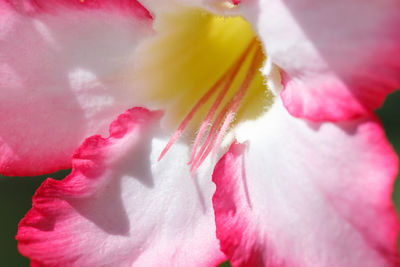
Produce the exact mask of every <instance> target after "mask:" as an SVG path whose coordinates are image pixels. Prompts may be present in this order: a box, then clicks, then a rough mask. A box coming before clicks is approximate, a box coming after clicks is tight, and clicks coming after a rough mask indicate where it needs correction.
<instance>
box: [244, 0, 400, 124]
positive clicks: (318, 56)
mask: <svg viewBox="0 0 400 267" xmlns="http://www.w3.org/2000/svg"><path fill="white" fill-rule="evenodd" d="M239 7H241V9H240V10H241V12H244V13H245V14H246V17H247V18H248V19H249V20H250V21H251V22H252V24H253V25H254V26H255V28H256V29H257V30H258V32H259V34H260V37H261V40H262V41H263V43H264V46H265V49H266V52H267V55H268V60H269V61H270V63H273V64H276V65H277V66H279V67H280V68H281V69H282V71H283V73H282V78H283V82H284V87H285V88H284V91H282V94H281V96H282V98H283V101H284V105H285V106H286V108H287V109H288V110H289V112H290V113H291V114H292V115H294V116H297V117H305V118H307V119H310V120H313V121H324V120H332V121H337V120H343V119H350V118H355V117H358V116H361V115H365V114H368V113H371V112H372V111H373V109H375V108H377V107H379V106H380V105H381V104H382V103H383V100H384V99H385V96H386V95H387V94H388V93H390V92H392V91H394V90H395V89H396V88H399V87H400V34H399V25H400V2H399V1H397V0H373V1H368V2H365V1H364V0H337V1H314V0H258V1H242V3H241V4H240V5H239ZM267 65H268V64H267ZM265 72H266V73H267V75H268V70H267V69H266V70H265Z"/></svg>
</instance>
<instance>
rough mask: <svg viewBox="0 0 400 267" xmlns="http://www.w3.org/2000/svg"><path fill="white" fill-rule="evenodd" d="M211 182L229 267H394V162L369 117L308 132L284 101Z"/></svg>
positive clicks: (243, 133) (245, 135) (242, 133)
mask: <svg viewBox="0 0 400 267" xmlns="http://www.w3.org/2000/svg"><path fill="white" fill-rule="evenodd" d="M238 137H239V138H240V139H239V140H240V141H245V140H247V145H245V144H233V145H232V146H231V148H230V150H229V151H228V153H226V155H225V156H224V157H223V158H222V159H221V160H220V161H219V163H218V164H217V166H216V169H215V171H214V174H213V180H214V182H215V183H216V185H217V190H216V193H215V195H214V197H213V203H214V209H215V214H216V225H217V236H218V238H219V239H220V241H221V248H222V249H223V251H224V252H225V253H226V254H227V255H228V257H229V258H230V259H231V262H232V265H233V266H320V267H321V266H374V267H376V266H397V264H399V259H398V256H397V255H398V254H397V245H396V243H397V242H396V241H397V235H398V231H399V224H398V219H397V217H396V212H395V210H394V206H393V204H392V201H391V192H392V187H393V181H394V178H395V176H396V171H397V158H396V156H395V154H394V152H393V151H392V149H391V147H390V146H389V145H388V143H387V141H386V139H385V135H384V132H383V129H382V128H381V126H380V125H379V123H377V122H376V121H375V119H373V118H371V119H363V120H359V121H352V122H346V123H336V124H334V123H324V124H313V123H307V122H304V121H302V120H298V119H296V118H293V117H291V116H290V115H289V114H288V113H287V111H286V110H285V109H284V108H283V106H282V104H281V103H277V104H275V105H274V106H273V107H272V109H271V110H270V111H269V112H268V113H266V115H265V116H264V117H263V118H260V119H259V120H257V121H255V122H252V123H248V124H247V125H245V126H243V128H242V129H241V130H239V131H238Z"/></svg>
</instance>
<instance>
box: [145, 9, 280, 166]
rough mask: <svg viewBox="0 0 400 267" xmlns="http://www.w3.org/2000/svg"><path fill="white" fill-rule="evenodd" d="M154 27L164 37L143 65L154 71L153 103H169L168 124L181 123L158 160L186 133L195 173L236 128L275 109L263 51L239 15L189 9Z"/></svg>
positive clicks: (148, 46)
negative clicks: (266, 81)
mask: <svg viewBox="0 0 400 267" xmlns="http://www.w3.org/2000/svg"><path fill="white" fill-rule="evenodd" d="M155 27H156V30H157V31H158V32H159V33H160V34H158V35H157V36H156V37H155V38H154V39H152V40H150V41H149V43H148V44H146V46H145V47H146V50H148V51H144V52H142V54H146V55H149V53H150V55H151V59H152V60H149V57H147V61H143V63H145V65H144V66H143V65H142V66H141V67H142V70H145V69H147V68H148V70H149V71H150V70H151V72H152V79H150V83H147V84H146V85H147V87H149V85H150V87H151V88H152V89H151V90H149V92H151V93H152V95H150V96H149V99H151V100H153V101H155V102H159V103H163V102H164V103H165V102H170V103H169V105H168V107H167V108H166V109H165V110H167V114H166V115H167V116H168V117H169V122H171V121H172V123H170V124H172V125H174V124H175V122H174V121H176V119H178V120H179V121H180V123H176V124H175V125H177V126H175V127H174V128H175V129H177V130H176V132H175V133H174V134H173V135H172V137H171V139H170V141H169V142H168V144H167V145H166V147H165V148H164V150H163V151H162V153H161V155H160V157H159V160H161V159H162V158H163V156H164V155H165V154H166V153H167V152H168V150H169V149H170V148H171V146H172V145H173V144H174V143H175V142H176V140H177V139H178V138H180V137H181V138H182V137H185V136H182V134H183V133H184V131H185V132H188V135H189V136H192V137H191V138H193V139H192V140H194V141H193V146H192V152H191V156H190V162H189V164H190V165H191V172H192V173H194V172H195V171H196V169H197V168H198V167H199V166H200V165H201V164H202V163H203V161H204V160H205V159H206V158H207V156H208V155H209V154H210V153H212V154H213V155H215V154H216V153H217V151H218V148H219V147H220V145H221V142H222V140H223V137H224V135H225V133H226V132H227V131H229V129H230V128H231V127H232V126H233V125H234V124H236V123H238V122H240V121H242V120H249V119H254V118H256V117H258V116H259V115H260V114H262V113H263V112H264V111H265V110H266V108H268V107H269V106H270V105H271V103H272V100H273V95H272V93H271V92H270V91H269V90H267V88H266V85H265V81H264V77H263V76H262V74H261V73H260V71H259V69H260V68H261V67H262V64H263V61H264V59H265V56H264V52H263V50H262V46H261V44H260V43H259V41H258V40H257V38H256V36H255V34H254V32H253V30H252V28H251V26H250V25H249V23H248V22H247V21H245V20H244V19H242V18H240V17H230V18H225V17H219V16H214V15H212V14H210V13H207V12H204V11H199V10H189V11H188V10H185V11H184V12H183V13H181V14H171V15H165V16H163V17H161V18H160V17H159V18H157V20H156V22H155ZM149 62H150V63H149ZM142 73H145V71H142ZM153 89H154V90H153ZM171 102H172V103H171ZM179 118H180V119H179ZM193 134H194V135H193Z"/></svg>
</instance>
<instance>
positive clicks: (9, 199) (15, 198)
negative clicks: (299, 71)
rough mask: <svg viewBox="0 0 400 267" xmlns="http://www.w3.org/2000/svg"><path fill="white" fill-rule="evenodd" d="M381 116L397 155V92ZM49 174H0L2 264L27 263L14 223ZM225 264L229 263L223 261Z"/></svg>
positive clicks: (398, 192) (398, 190) (399, 196)
mask: <svg viewBox="0 0 400 267" xmlns="http://www.w3.org/2000/svg"><path fill="white" fill-rule="evenodd" d="M377 114H378V116H379V117H380V118H381V120H382V122H383V124H384V126H385V130H386V134H387V137H388V138H389V140H390V142H391V143H392V144H393V146H394V148H395V149H396V151H397V153H398V154H400V91H397V92H396V93H394V94H392V95H391V96H389V97H388V99H387V100H386V102H385V104H384V106H383V107H382V108H381V109H379V110H378V111H377ZM66 174H68V171H60V172H58V173H56V174H51V175H50V176H51V177H53V178H58V179H61V178H62V177H64V176H65V175H66ZM48 176H49V175H43V176H38V177H34V178H19V177H14V178H10V177H2V176H0V214H1V215H0V216H1V220H0V259H1V261H2V263H1V265H2V266H8V267H14V266H18V267H20V266H21V267H23V266H28V265H29V261H28V260H27V259H25V258H24V257H22V256H21V255H19V253H18V251H17V242H16V241H15V239H14V236H15V234H16V232H17V226H18V222H19V220H20V219H22V217H23V216H24V215H25V213H26V212H27V211H28V210H29V209H30V207H31V197H32V196H33V194H34V192H35V190H36V188H38V187H39V185H40V184H41V183H42V182H43V181H44V180H45V179H46V177H48ZM398 178H399V176H398ZM393 199H394V202H395V204H396V207H397V209H398V210H399V209H400V182H399V179H397V182H396V185H395V193H394V195H393ZM224 266H229V264H224Z"/></svg>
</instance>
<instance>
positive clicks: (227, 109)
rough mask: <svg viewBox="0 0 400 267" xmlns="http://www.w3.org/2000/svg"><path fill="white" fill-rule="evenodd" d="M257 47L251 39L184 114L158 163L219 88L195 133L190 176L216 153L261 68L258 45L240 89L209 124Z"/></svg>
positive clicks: (255, 41)
mask: <svg viewBox="0 0 400 267" xmlns="http://www.w3.org/2000/svg"><path fill="white" fill-rule="evenodd" d="M256 44H257V40H256V39H255V38H253V39H252V40H251V42H250V43H249V45H248V46H247V48H246V49H245V50H244V51H243V53H242V54H241V56H240V57H239V58H238V59H237V60H236V62H235V63H234V64H233V65H232V66H231V67H230V68H229V69H228V70H227V71H226V72H225V73H224V74H223V75H222V77H221V78H220V79H219V80H218V81H217V82H216V83H215V84H214V85H213V86H212V87H211V88H210V89H209V90H208V91H207V92H206V93H205V94H204V95H203V97H202V98H201V99H200V100H199V101H198V102H197V103H196V104H195V105H194V107H193V108H192V109H191V110H190V112H189V113H188V114H187V115H186V117H185V118H184V120H183V121H182V122H181V124H180V125H179V127H178V129H177V130H176V132H175V133H174V135H173V136H172V137H171V139H170V140H169V141H168V143H167V145H166V146H165V148H164V149H163V151H162V152H161V154H160V156H159V158H158V160H161V159H162V158H163V157H164V156H165V154H166V153H167V152H168V150H169V149H170V148H171V146H172V145H173V144H174V143H175V142H176V140H177V139H178V138H179V137H180V136H181V135H182V133H183V131H184V129H185V128H186V127H187V125H188V124H189V122H190V121H191V120H192V119H193V116H194V115H195V114H196V112H197V111H198V110H199V109H200V108H201V107H202V106H203V105H204V104H206V103H207V102H208V100H209V99H210V98H211V97H212V96H213V95H214V94H215V93H216V92H217V91H219V89H220V88H221V87H222V89H221V90H220V92H219V94H218V95H217V97H216V99H215V101H214V103H213V104H212V106H211V108H210V110H209V111H208V113H207V115H206V117H205V119H204V121H203V123H202V124H201V126H200V128H199V131H198V134H197V135H196V138H195V141H194V144H193V147H192V152H191V157H190V162H189V163H188V164H191V168H190V172H191V174H192V175H193V174H194V172H195V171H196V170H197V169H198V167H199V166H200V165H201V164H202V163H203V162H204V160H205V159H206V158H207V156H208V155H209V154H210V153H211V151H212V152H213V157H215V155H216V152H217V150H218V148H219V146H220V144H221V142H222V139H223V137H224V135H225V133H226V132H227V131H228V129H229V127H230V125H231V123H232V121H233V119H234V117H235V114H236V112H237V110H238V109H239V107H240V103H241V102H242V100H243V98H244V96H245V95H246V92H247V91H248V89H249V88H250V85H251V82H252V80H253V79H254V76H255V74H256V72H257V70H258V67H259V66H260V64H261V62H262V60H263V56H262V50H261V48H260V47H259V46H256V47H257V49H256V51H255V52H254V54H253V56H252V58H251V61H250V66H249V67H248V70H247V72H246V75H245V77H244V79H243V81H242V83H241V85H240V87H239V89H238V90H237V91H236V92H235V94H234V95H233V96H232V97H231V99H230V100H229V101H228V103H227V104H226V105H225V106H224V107H223V108H222V110H221V111H220V112H219V113H218V115H217V117H216V118H215V120H214V122H213V123H211V121H212V119H213V117H214V115H215V113H216V111H217V110H218V107H219V106H220V105H221V103H222V101H223V100H224V98H225V96H226V94H227V92H228V91H229V89H230V88H231V86H232V84H233V82H234V80H235V78H236V76H237V75H238V73H239V71H240V69H241V67H242V66H243V63H244V61H245V60H246V58H247V57H248V56H249V54H251V53H250V51H251V50H252V49H253V48H254V47H255V45H256ZM210 123H211V125H212V126H211V129H210V130H209V132H208V136H207V138H206V140H205V141H204V143H203V144H202V145H201V147H200V151H199V152H198V153H196V152H197V148H198V147H199V145H200V143H201V140H202V139H203V137H204V135H205V133H206V131H207V128H208V126H209V125H210Z"/></svg>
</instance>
